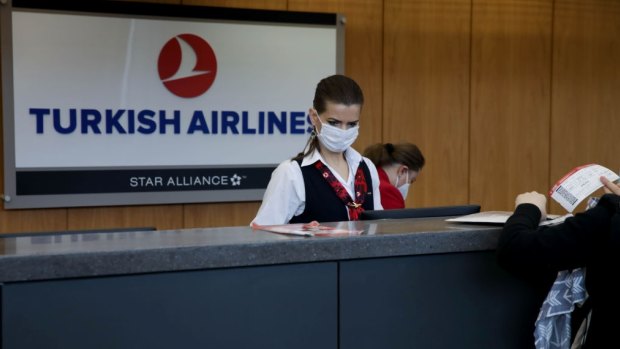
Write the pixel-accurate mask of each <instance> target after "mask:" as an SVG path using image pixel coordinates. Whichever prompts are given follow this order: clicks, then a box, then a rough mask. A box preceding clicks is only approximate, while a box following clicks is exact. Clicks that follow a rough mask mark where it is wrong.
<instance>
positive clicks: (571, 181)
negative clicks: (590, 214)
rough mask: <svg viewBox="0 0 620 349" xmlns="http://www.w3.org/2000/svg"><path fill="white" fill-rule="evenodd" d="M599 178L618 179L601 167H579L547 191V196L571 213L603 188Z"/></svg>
mask: <svg viewBox="0 0 620 349" xmlns="http://www.w3.org/2000/svg"><path fill="white" fill-rule="evenodd" d="M601 176H605V177H606V178H607V179H609V180H610V181H612V182H615V181H617V180H618V179H619V178H620V177H619V176H618V174H617V173H615V172H614V171H612V170H610V169H608V168H606V167H604V166H601V165H597V164H589V165H583V166H579V167H576V168H574V169H572V170H571V171H570V172H569V173H567V174H566V175H565V176H564V177H562V178H561V179H560V180H559V181H557V183H555V185H554V186H553V188H551V190H550V191H549V196H550V197H551V198H552V199H553V200H555V201H557V203H558V204H560V205H562V207H564V209H565V210H566V211H568V212H573V210H574V209H575V207H577V206H578V205H579V204H580V203H581V202H582V201H583V200H584V199H585V198H587V197H588V196H589V195H590V194H592V193H594V192H595V191H596V190H597V189H599V188H601V187H602V186H603V184H602V183H601V181H600V177H601Z"/></svg>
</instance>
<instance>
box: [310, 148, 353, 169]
mask: <svg viewBox="0 0 620 349" xmlns="http://www.w3.org/2000/svg"><path fill="white" fill-rule="evenodd" d="M344 158H345V159H346V160H347V163H348V164H349V166H353V167H357V164H359V162H360V161H362V154H360V153H359V152H358V151H357V150H355V149H353V148H351V147H349V148H348V149H347V150H345V151H344ZM318 160H321V162H322V163H324V164H327V163H326V162H325V159H323V157H322V156H321V153H319V150H318V149H315V150H314V151H313V152H312V153H310V154H308V156H306V157H305V158H304V159H303V160H302V161H301V166H302V167H304V166H308V165H312V164H314V163H315V162H317V161H318Z"/></svg>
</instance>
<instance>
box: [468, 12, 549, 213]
mask: <svg viewBox="0 0 620 349" xmlns="http://www.w3.org/2000/svg"><path fill="white" fill-rule="evenodd" d="M472 15H473V21H472V23H473V26H472V68H471V69H472V79H471V85H472V87H471V93H472V96H471V149H470V202H473V203H479V204H481V205H482V209H483V210H512V209H513V208H514V199H515V196H516V195H517V194H519V193H521V192H524V191H531V190H537V191H539V192H541V191H543V192H544V191H546V190H547V189H548V188H547V186H548V180H547V178H548V175H549V123H550V121H549V120H550V94H551V90H550V89H551V83H550V80H551V76H550V71H551V27H552V26H551V23H552V1H551V0H513V1H501V2H500V1H492V2H490V1H478V0H474V2H473V11H472Z"/></svg>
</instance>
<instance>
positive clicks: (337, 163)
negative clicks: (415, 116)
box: [252, 75, 382, 226]
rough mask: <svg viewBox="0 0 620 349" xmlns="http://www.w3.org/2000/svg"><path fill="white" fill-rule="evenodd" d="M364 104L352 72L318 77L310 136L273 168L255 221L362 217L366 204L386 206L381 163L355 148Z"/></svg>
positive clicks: (255, 223) (373, 207)
mask: <svg viewBox="0 0 620 349" xmlns="http://www.w3.org/2000/svg"><path fill="white" fill-rule="evenodd" d="M363 104H364V95H363V93H362V89H361V88H360V87H359V85H358V84H357V83H356V82H355V81H354V80H352V79H351V78H348V77H346V76H344V75H332V76H329V77H327V78H324V79H323V80H321V81H320V82H319V83H318V85H317V87H316V90H315V95H314V101H313V108H310V110H309V115H310V121H311V123H312V126H313V131H312V133H311V134H310V139H309V140H308V143H307V144H306V147H305V149H304V150H303V151H302V152H301V153H299V154H297V156H295V157H294V158H292V159H290V160H286V161H284V162H282V163H281V164H280V165H278V167H277V168H276V169H275V170H274V172H273V173H272V175H271V180H270V181H269V185H268V186H267V190H266V191H265V195H264V197H263V202H262V205H261V207H260V209H259V210H258V213H257V214H256V217H255V218H254V220H253V221H252V225H253V226H254V225H273V224H286V223H309V222H311V221H319V222H338V221H349V220H357V219H358V216H359V214H360V212H362V211H363V210H380V209H382V207H381V198H380V194H379V177H378V174H377V169H376V168H375V166H374V165H373V163H372V161H370V160H369V159H366V158H364V157H362V155H361V154H360V153H358V152H357V151H356V150H355V149H353V148H351V145H352V144H353V142H355V140H356V139H357V135H358V132H359V119H360V114H361V110H362V105H363Z"/></svg>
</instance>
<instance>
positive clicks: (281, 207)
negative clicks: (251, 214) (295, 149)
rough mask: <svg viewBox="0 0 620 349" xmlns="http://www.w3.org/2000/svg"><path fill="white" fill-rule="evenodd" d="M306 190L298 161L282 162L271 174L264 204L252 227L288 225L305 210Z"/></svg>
mask: <svg viewBox="0 0 620 349" xmlns="http://www.w3.org/2000/svg"><path fill="white" fill-rule="evenodd" d="M305 198H306V189H305V187H304V180H303V175H302V173H301V168H300V167H299V164H298V163H297V162H296V161H289V160H287V161H284V162H282V163H281V164H280V165H279V166H278V167H277V168H276V169H275V170H274V171H273V173H272V174H271V179H270V180H269V184H268V185H267V189H266V190H265V195H264V196H263V202H262V204H261V206H260V208H259V209H258V213H257V214H256V217H255V218H254V220H252V223H251V224H250V225H252V226H254V225H256V224H258V225H276V224H287V223H288V222H289V221H290V220H291V218H293V216H296V215H299V214H301V213H302V212H303V211H304V208H305Z"/></svg>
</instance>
